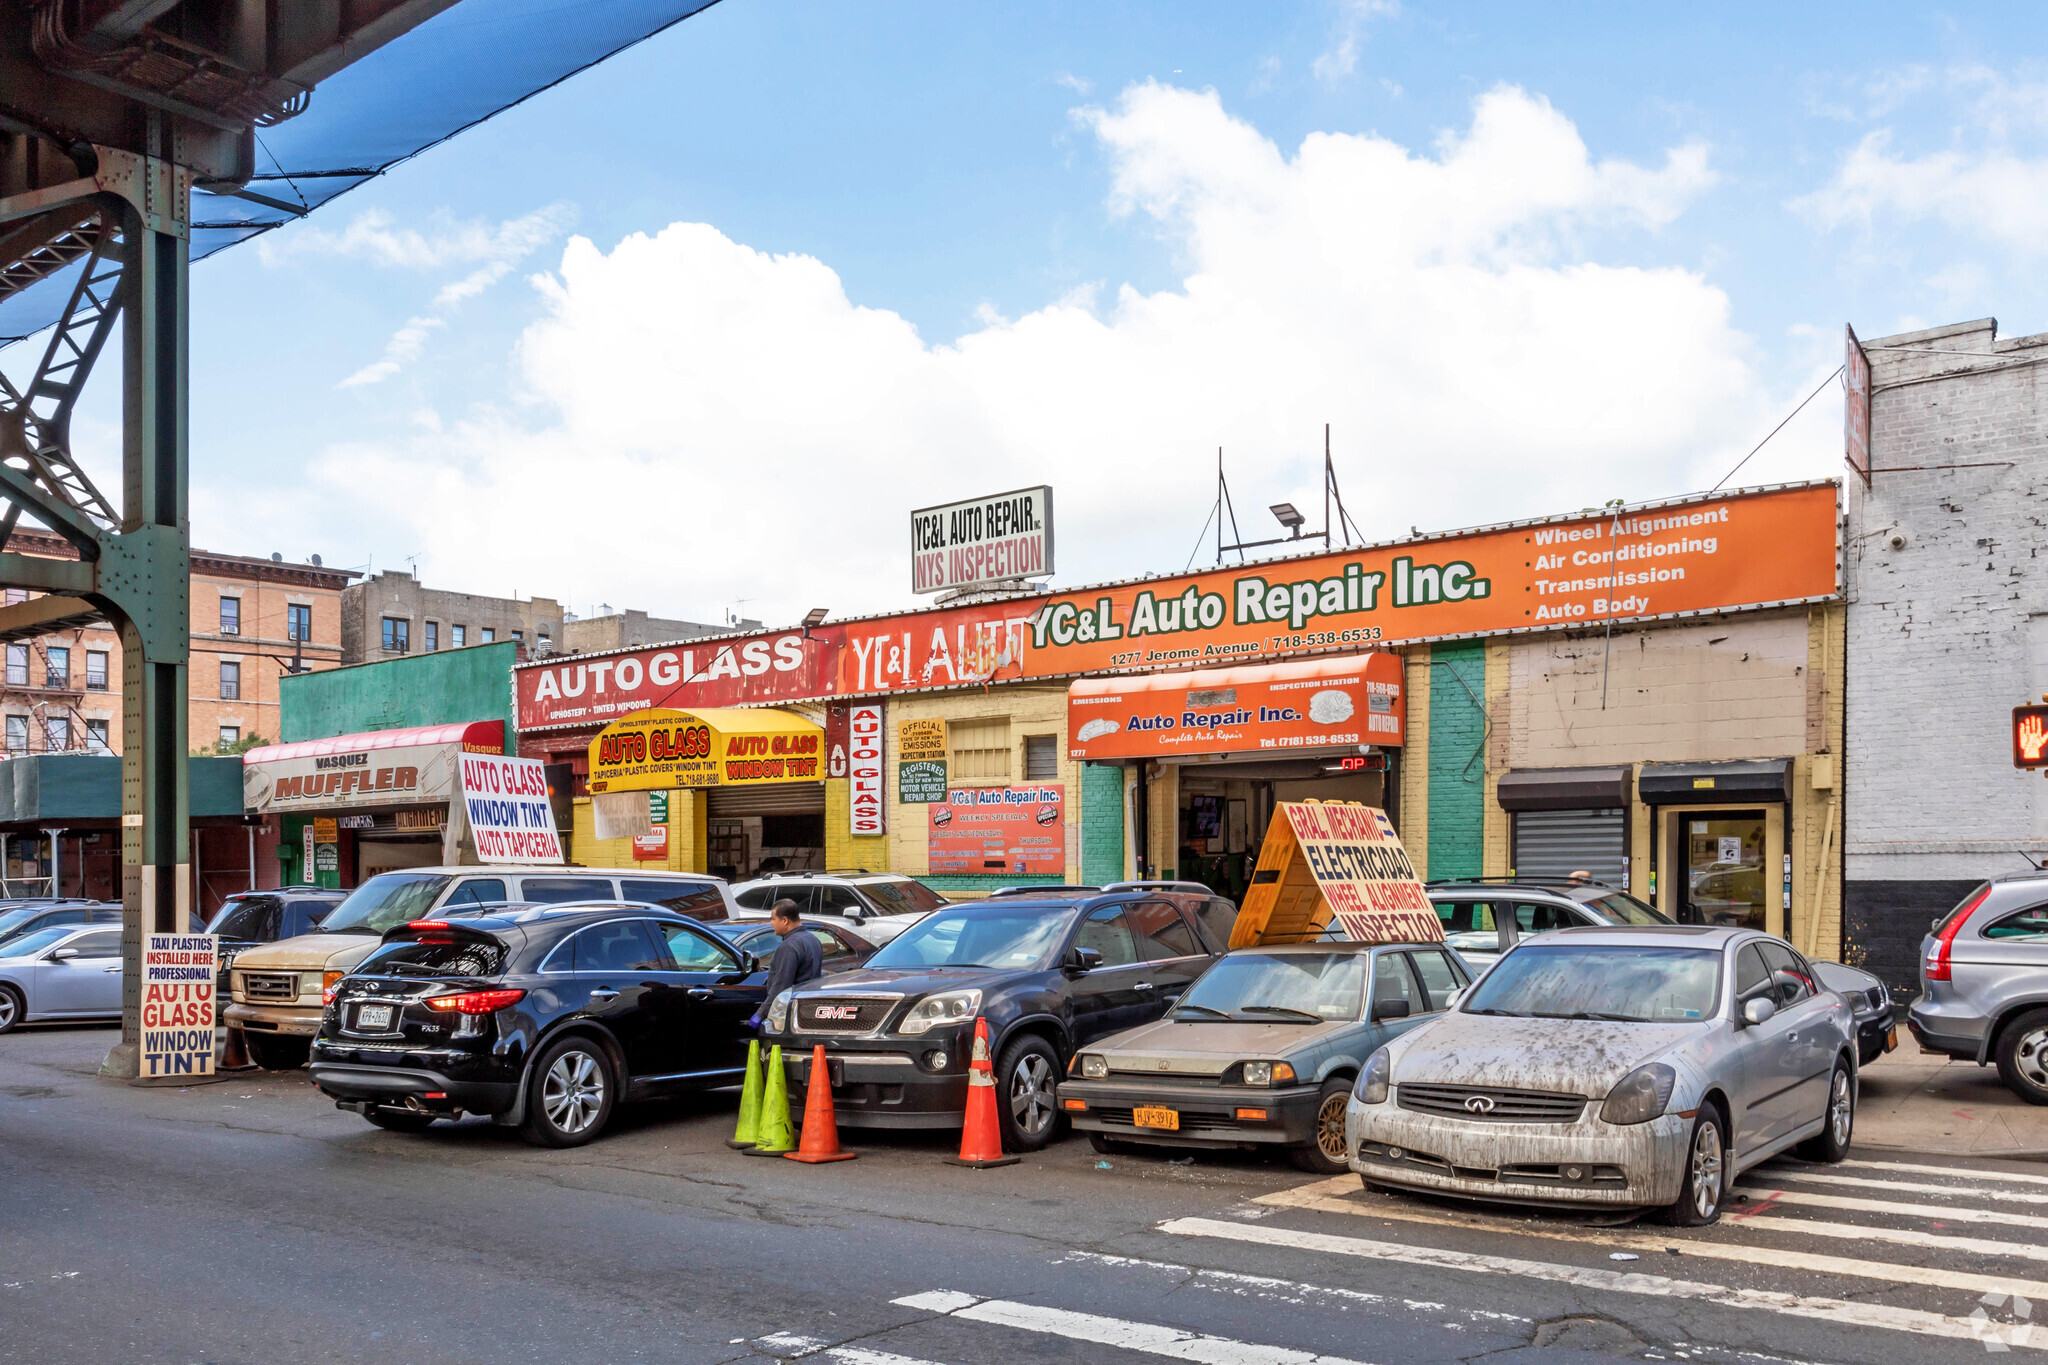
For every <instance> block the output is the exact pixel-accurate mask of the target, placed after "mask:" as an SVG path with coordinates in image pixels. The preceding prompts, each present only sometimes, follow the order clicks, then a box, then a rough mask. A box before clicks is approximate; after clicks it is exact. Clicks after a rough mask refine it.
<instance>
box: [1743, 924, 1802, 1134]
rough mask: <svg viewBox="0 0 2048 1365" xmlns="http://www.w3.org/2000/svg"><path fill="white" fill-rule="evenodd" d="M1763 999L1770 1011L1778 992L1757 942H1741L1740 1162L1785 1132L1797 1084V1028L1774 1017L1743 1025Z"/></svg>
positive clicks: (1775, 1002) (1791, 1022)
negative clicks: (1752, 1003)
mask: <svg viewBox="0 0 2048 1365" xmlns="http://www.w3.org/2000/svg"><path fill="white" fill-rule="evenodd" d="M1757 999H1767V1000H1769V1001H1770V1002H1771V1003H1772V1005H1773V1006H1775V1005H1776V1004H1777V1003H1778V1001H1777V993H1776V992H1775V991H1774V990H1773V989H1772V986H1771V971H1770V968H1769V966H1767V965H1766V964H1765V962H1764V955H1763V948H1762V943H1761V942H1760V941H1752V942H1749V943H1745V944H1743V945H1742V947H1741V948H1740V949H1739V950H1738V951H1737V952H1736V954H1735V1001H1734V1004H1735V1021H1736V1027H1735V1047H1736V1055H1737V1059H1738V1064H1737V1075H1736V1076H1735V1077H1731V1078H1730V1079H1732V1080H1735V1081H1736V1082H1737V1090H1736V1096H1735V1100H1736V1106H1737V1108H1738V1110H1739V1111H1740V1112H1738V1113H1736V1114H1735V1115H1734V1117H1733V1123H1734V1125H1735V1134H1734V1138H1735V1152H1736V1155H1737V1156H1738V1157H1740V1156H1742V1155H1744V1154H1746V1153H1749V1152H1752V1151H1755V1150H1756V1149H1757V1148H1759V1147H1762V1146H1764V1145H1765V1144H1767V1143H1769V1142H1770V1141H1771V1140H1772V1139H1773V1138H1775V1137H1777V1136H1778V1134H1780V1133H1782V1132H1783V1131H1784V1130H1785V1123H1786V1119H1787V1117H1788V1116H1789V1114H1790V1112H1791V1101H1790V1099H1789V1098H1788V1096H1789V1095H1790V1094H1791V1092H1792V1091H1793V1090H1796V1089H1797V1088H1798V1085H1799V1067H1798V1059H1797V1057H1796V1056H1795V1055H1794V1051H1793V1049H1794V1047H1795V1046H1796V1045H1795V1043H1794V1042H1793V1041H1792V1036H1793V1035H1796V1034H1797V1033H1798V1032H1799V1026H1798V1024H1797V1023H1795V1022H1793V1021H1792V1020H1789V1019H1787V1018H1785V1017H1784V1016H1782V1015H1773V1016H1771V1018H1769V1019H1767V1020H1765V1021H1764V1022H1763V1023H1761V1024H1750V1025H1745V1024H1743V1023H1742V1014H1743V1011H1744V1010H1745V1009H1747V1008H1748V1006H1749V1002H1750V1001H1752V1000H1757Z"/></svg>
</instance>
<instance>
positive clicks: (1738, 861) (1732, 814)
mask: <svg viewBox="0 0 2048 1365" xmlns="http://www.w3.org/2000/svg"><path fill="white" fill-rule="evenodd" d="M1673 814H1674V817H1675V823H1676V824H1677V825H1678V831H1677V832H1678V858H1677V864H1678V865H1677V869H1676V870H1677V872H1678V876H1677V877H1676V878H1675V879H1674V885H1673V887H1672V889H1673V890H1674V891H1675V892H1676V893H1677V895H1676V897H1675V899H1676V900H1677V902H1678V915H1677V918H1678V921H1679V923H1681V924H1707V925H1714V926H1716V927H1721V928H1745V929H1762V930H1769V929H1770V927H1771V923H1770V922H1771V918H1772V916H1771V913H1770V911H1771V901H1770V891H1771V890H1772V884H1771V879H1770V878H1769V877H1768V876H1767V875H1766V872H1767V870H1768V867H1769V862H1768V854H1769V852H1770V850H1769V848H1768V847H1767V845H1768V842H1769V821H1768V820H1767V819H1766V818H1765V812H1763V811H1761V810H1754V811H1698V812H1695V811H1682V812H1674V813H1673Z"/></svg>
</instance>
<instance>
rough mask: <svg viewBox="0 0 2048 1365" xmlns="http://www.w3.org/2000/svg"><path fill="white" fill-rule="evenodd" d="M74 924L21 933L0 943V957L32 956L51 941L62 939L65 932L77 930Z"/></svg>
mask: <svg viewBox="0 0 2048 1365" xmlns="http://www.w3.org/2000/svg"><path fill="white" fill-rule="evenodd" d="M77 929H78V926H77V925H75V924H60V925H58V926H57V927H56V928H54V929H38V930H36V931H35V932H34V933H33V934H23V935H22V936H21V937H20V938H18V939H16V940H14V942H12V943H8V944H0V957H34V956H35V955H36V954H37V953H40V952H41V951H43V949H45V948H47V947H49V946H50V945H51V944H53V943H60V942H62V941H63V939H64V936H65V935H66V934H70V933H75V932H77Z"/></svg>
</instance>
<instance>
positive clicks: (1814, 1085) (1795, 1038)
mask: <svg viewBox="0 0 2048 1365" xmlns="http://www.w3.org/2000/svg"><path fill="white" fill-rule="evenodd" d="M1758 947H1759V948H1761V949H1762V951H1763V955H1764V965H1765V966H1766V967H1768V968H1770V972H1771V989H1772V990H1773V991H1774V992H1775V993H1776V996H1777V1001H1778V1018H1779V1019H1786V1020H1790V1021H1791V1023H1790V1027H1789V1028H1788V1029H1787V1031H1786V1034H1785V1045H1786V1047H1787V1048H1788V1049H1789V1051H1790V1057H1791V1069H1792V1074H1793V1076H1794V1078H1795V1084H1794V1086H1793V1088H1791V1089H1789V1090H1787V1091H1786V1092H1785V1094H1784V1097H1783V1101H1782V1104H1783V1108H1784V1113H1785V1124H1784V1127H1783V1128H1781V1129H1780V1130H1779V1132H1780V1134H1781V1135H1782V1134H1783V1133H1788V1132H1790V1131H1792V1130H1793V1129H1795V1128H1798V1127H1801V1126H1803V1125H1805V1124H1809V1123H1812V1122H1813V1121H1814V1120H1815V1119H1817V1118H1819V1117H1820V1116H1821V1114H1822V1113H1823V1111H1825V1110H1826V1108H1827V1093H1828V1081H1829V1079H1830V1078H1831V1077H1832V1076H1833V1075H1834V1070H1835V1045H1836V1043H1837V1042H1838V1037H1837V1035H1836V1033H1835V1031H1834V1029H1833V1027H1832V1026H1831V1024H1830V1016H1831V1015H1832V1014H1833V1012H1834V997H1833V996H1832V995H1831V994H1824V993H1822V991H1821V989H1820V983H1819V982H1817V981H1815V980H1814V979H1813V969H1812V968H1811V967H1808V966H1807V965H1806V962H1805V960H1804V959H1803V958H1801V957H1800V956H1799V954H1797V953H1795V952H1793V951H1792V950H1791V949H1790V948H1789V947H1787V946H1786V945H1785V944H1782V943H1779V942H1776V941H1775V940H1769V939H1767V940H1765V941H1764V942H1762V943H1760V944H1759V945H1758ZM1772 1022H1773V1023H1776V1022H1777V1020H1775V1019H1774V1020H1772Z"/></svg>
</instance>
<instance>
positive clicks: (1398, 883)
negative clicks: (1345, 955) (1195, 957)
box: [1230, 801, 1444, 948]
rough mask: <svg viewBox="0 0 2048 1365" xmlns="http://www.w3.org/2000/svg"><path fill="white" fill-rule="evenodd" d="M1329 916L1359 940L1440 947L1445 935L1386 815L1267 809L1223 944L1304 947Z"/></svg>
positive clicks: (1325, 806)
mask: <svg viewBox="0 0 2048 1365" xmlns="http://www.w3.org/2000/svg"><path fill="white" fill-rule="evenodd" d="M1332 919H1335V920H1336V921H1337V923H1338V924H1340V925H1342V926H1343V929H1344V933H1345V936H1346V937H1347V938H1351V939H1354V940H1357V941H1359V942H1362V943H1441V942H1443V937H1444V930H1443V922H1442V921H1441V920H1440V919H1438V918H1437V913H1436V909H1435V907H1434V906H1432V905H1431V904H1430V901H1429V897H1428V896H1427V895H1425V894H1424V893H1423V890H1422V883H1421V881H1420V880H1419V879H1417V877H1416V875H1415V867H1414V865H1413V864H1412V863H1410V862H1409V861H1408V851H1407V850H1406V849H1405V848H1403V847H1402V846H1401V837H1400V836H1399V835H1398V834H1396V833H1394V824H1393V822H1392V821H1391V820H1389V819H1388V818H1387V813H1386V812H1385V811H1383V810H1381V809H1379V808H1378V807H1377V806H1363V805H1356V804H1352V803H1347V802H1336V801H1322V802H1319V801H1283V802H1281V803H1280V804H1279V805H1278V806H1276V807H1275V808H1274V810H1273V823H1272V825H1271V827H1270V828H1268V829H1267V831H1266V842H1265V845H1264V846H1263V847H1262V848H1261V849H1260V850H1259V865H1258V868H1257V869H1256V870H1255V871H1254V872H1253V873H1252V885H1251V889H1250V890H1249V891H1247V892H1246V893H1245V898H1244V908H1243V909H1242V910H1241V911H1240V912H1239V914H1238V917H1237V927H1236V928H1235V929H1233V930H1232V931H1231V935H1230V946H1231V947H1233V948H1248V947H1251V946H1253V945H1255V944H1262V943H1301V942H1306V941H1309V940H1312V939H1315V938H1317V937H1318V936H1319V935H1320V934H1321V933H1322V931H1323V929H1324V927H1325V926H1327V925H1328V924H1329V923H1330V921H1331V920H1332Z"/></svg>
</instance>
